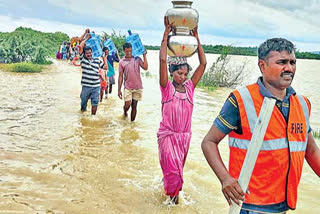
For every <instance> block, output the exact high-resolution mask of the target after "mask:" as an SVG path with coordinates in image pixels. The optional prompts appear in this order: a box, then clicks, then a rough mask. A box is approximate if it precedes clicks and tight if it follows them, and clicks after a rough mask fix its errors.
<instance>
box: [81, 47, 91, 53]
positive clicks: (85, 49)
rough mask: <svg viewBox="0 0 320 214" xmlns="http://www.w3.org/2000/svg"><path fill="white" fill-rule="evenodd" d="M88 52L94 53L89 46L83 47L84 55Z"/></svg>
mask: <svg viewBox="0 0 320 214" xmlns="http://www.w3.org/2000/svg"><path fill="white" fill-rule="evenodd" d="M87 50H90V51H91V52H92V48H91V47H89V46H84V47H83V53H86V51H87Z"/></svg>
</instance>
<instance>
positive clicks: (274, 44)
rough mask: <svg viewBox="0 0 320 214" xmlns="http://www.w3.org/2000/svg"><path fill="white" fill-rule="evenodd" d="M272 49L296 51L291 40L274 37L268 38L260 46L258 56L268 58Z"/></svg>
mask: <svg viewBox="0 0 320 214" xmlns="http://www.w3.org/2000/svg"><path fill="white" fill-rule="evenodd" d="M270 51H278V52H281V51H287V52H288V53H289V54H291V53H294V52H295V47H294V45H293V44H292V42H290V41H289V40H286V39H283V38H272V39H268V40H266V41H265V42H264V43H262V44H261V45H260V46H259V48H258V58H259V59H262V60H266V59H267V58H268V55H269V53H270Z"/></svg>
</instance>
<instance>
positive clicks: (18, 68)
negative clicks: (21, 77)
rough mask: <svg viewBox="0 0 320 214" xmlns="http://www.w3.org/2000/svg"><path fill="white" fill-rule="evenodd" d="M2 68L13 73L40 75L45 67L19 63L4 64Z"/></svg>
mask: <svg viewBox="0 0 320 214" xmlns="http://www.w3.org/2000/svg"><path fill="white" fill-rule="evenodd" d="M1 68H3V69H4V70H6V71H11V72H24V73H39V72H41V71H42V69H43V66H42V65H37V64H33V63H29V62H19V63H12V64H2V66H1Z"/></svg>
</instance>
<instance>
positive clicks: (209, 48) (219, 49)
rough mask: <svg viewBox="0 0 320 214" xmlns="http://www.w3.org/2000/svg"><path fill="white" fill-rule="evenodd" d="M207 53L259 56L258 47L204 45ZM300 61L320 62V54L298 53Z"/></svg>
mask: <svg viewBox="0 0 320 214" xmlns="http://www.w3.org/2000/svg"><path fill="white" fill-rule="evenodd" d="M202 47H203V49H204V52H205V53H213V54H223V52H224V50H225V49H227V50H228V55H244V56H257V53H258V48H257V47H233V46H225V45H202ZM145 48H146V49H148V50H160V46H150V45H145ZM296 57H297V58H298V59H317V60H320V54H316V53H310V52H300V51H297V52H296Z"/></svg>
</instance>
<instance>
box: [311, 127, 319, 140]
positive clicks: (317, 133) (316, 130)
mask: <svg viewBox="0 0 320 214" xmlns="http://www.w3.org/2000/svg"><path fill="white" fill-rule="evenodd" d="M312 135H313V137H314V138H318V139H319V138H320V128H317V129H313V130H312Z"/></svg>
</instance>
